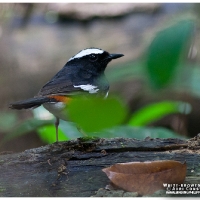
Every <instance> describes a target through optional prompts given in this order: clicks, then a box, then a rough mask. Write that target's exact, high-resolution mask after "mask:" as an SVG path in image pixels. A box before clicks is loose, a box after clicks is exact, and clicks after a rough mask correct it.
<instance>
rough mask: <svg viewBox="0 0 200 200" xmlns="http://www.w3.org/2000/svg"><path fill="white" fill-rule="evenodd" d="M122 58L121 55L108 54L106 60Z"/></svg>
mask: <svg viewBox="0 0 200 200" xmlns="http://www.w3.org/2000/svg"><path fill="white" fill-rule="evenodd" d="M122 56H124V55H123V54H110V55H109V57H108V58H110V59H117V58H120V57H122Z"/></svg>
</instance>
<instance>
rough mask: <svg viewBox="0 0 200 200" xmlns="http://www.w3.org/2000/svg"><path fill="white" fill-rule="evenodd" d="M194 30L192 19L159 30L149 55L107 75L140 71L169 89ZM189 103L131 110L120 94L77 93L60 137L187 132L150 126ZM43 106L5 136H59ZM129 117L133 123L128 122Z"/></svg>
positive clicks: (141, 136) (49, 139)
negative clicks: (93, 95) (43, 115)
mask: <svg viewBox="0 0 200 200" xmlns="http://www.w3.org/2000/svg"><path fill="white" fill-rule="evenodd" d="M193 32H194V23H193V22H192V21H190V20H183V21H180V22H178V23H177V24H174V25H171V26H170V27H167V28H165V29H163V30H162V31H160V32H158V33H157V35H156V36H155V38H154V39H153V40H152V42H151V44H150V45H149V48H148V49H147V52H146V55H145V59H144V57H143V58H141V59H140V60H137V61H135V62H134V63H128V64H125V65H123V67H118V68H110V69H108V70H107V77H108V79H109V81H110V83H111V84H113V83H114V82H119V81H122V80H125V81H127V80H129V79H134V78H135V77H137V78H141V79H143V80H145V81H146V83H147V87H149V88H153V89H163V88H165V87H167V86H169V85H170V84H171V83H172V80H173V79H175V80H176V81H175V82H177V80H180V78H179V77H178V76H176V75H179V76H180V75H181V74H182V73H183V71H184V70H186V69H187V66H186V65H185V64H183V62H182V61H183V60H184V55H185V53H186V52H188V50H189V45H190V42H191V39H192V36H193ZM182 58H183V59H182ZM180 63H181V65H180ZM177 71H178V73H177ZM146 75H148V76H146ZM148 82H150V84H148ZM175 82H174V84H175ZM180 82H181V81H180ZM182 84H183V83H182ZM83 105H84V106H83ZM186 105H187V103H184V102H175V101H163V102H157V103H153V104H149V105H147V106H145V107H142V108H141V109H139V110H137V111H136V112H135V113H129V111H128V109H127V107H126V105H125V103H123V101H122V100H119V98H116V97H109V98H108V99H106V100H105V99H100V98H89V99H84V98H80V99H79V98H77V99H75V100H72V101H71V102H70V104H69V105H68V107H67V111H66V112H67V113H68V115H69V119H70V120H71V121H73V122H75V124H72V123H71V122H63V121H61V123H60V126H59V140H60V141H62V140H68V139H74V138H76V137H81V136H86V135H87V136H98V137H107V138H111V137H130V138H137V139H144V138H145V137H147V136H150V137H160V138H167V137H179V138H183V137H181V136H178V135H177V134H176V133H174V132H172V131H169V130H167V129H164V128H149V127H145V126H147V125H149V124H150V123H152V122H154V121H156V120H158V119H161V118H162V117H164V116H167V115H169V114H173V113H183V111H182V110H180V107H181V106H183V107H184V106H186ZM39 110H40V108H38V109H35V111H34V115H35V118H33V119H31V120H28V121H25V122H24V123H23V124H21V125H20V126H18V127H17V128H13V129H12V130H11V131H10V133H12V135H11V134H8V135H7V136H6V137H5V138H4V140H3V141H8V140H10V139H13V138H14V137H17V136H19V135H22V134H25V133H27V132H30V131H32V130H36V129H37V131H38V134H39V136H40V137H41V139H42V140H43V141H44V142H46V143H52V142H55V127H54V126H53V125H52V123H53V122H52V120H44V119H43V118H39V117H38V116H37V115H36V114H37V112H39ZM42 112H43V113H45V112H48V111H42ZM0 117H1V116H0ZM51 117H52V116H51ZM125 119H126V121H127V123H125ZM12 120H14V119H11V118H10V121H9V120H8V121H9V123H12ZM14 121H15V120H14ZM122 125H123V126H122ZM76 126H78V127H80V128H81V129H82V130H83V132H84V133H83V132H80V131H79V130H78V129H77V128H76ZM138 126H142V127H138ZM5 127H6V125H5Z"/></svg>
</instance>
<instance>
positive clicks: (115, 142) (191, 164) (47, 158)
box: [0, 134, 200, 197]
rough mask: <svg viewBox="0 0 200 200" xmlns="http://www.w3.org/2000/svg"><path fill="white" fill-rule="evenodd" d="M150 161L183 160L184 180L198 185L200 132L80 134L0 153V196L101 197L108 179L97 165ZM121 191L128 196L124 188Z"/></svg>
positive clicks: (199, 182) (199, 179)
mask: <svg viewBox="0 0 200 200" xmlns="http://www.w3.org/2000/svg"><path fill="white" fill-rule="evenodd" d="M155 160H176V161H180V162H186V164H187V175H186V179H185V182H184V183H190V184H191V183H196V184H200V134H199V135H197V136H196V137H194V138H192V139H190V140H181V139H172V138H169V139H152V138H146V139H145V140H136V139H127V138H126V139H125V138H114V139H93V140H85V139H81V138H80V139H77V140H71V141H66V142H59V143H54V144H50V145H46V146H42V147H39V148H35V149H29V150H26V151H24V152H21V153H14V154H4V153H3V152H2V153H1V155H0V196H1V197H90V196H95V195H97V196H98V190H99V191H101V194H100V195H99V196H104V195H103V193H102V191H103V190H102V188H105V186H106V185H108V184H109V179H108V178H107V176H106V174H105V173H103V172H102V168H105V167H108V166H110V165H113V164H115V163H122V162H134V161H137V162H138V161H155ZM105 191H106V190H105ZM110 193H112V192H111V191H110ZM120 195H122V196H127V194H126V195H125V193H124V192H122V193H120ZM105 196H106V195H105ZM111 196H112V194H111ZM114 196H116V195H114ZM133 196H134V195H133ZM168 196H173V195H168ZM175 196H177V195H175ZM190 196H193V197H197V196H200V193H199V194H195V195H190Z"/></svg>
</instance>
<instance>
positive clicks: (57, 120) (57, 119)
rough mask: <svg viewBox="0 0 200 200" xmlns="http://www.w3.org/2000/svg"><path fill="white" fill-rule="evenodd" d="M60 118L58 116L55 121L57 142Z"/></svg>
mask: <svg viewBox="0 0 200 200" xmlns="http://www.w3.org/2000/svg"><path fill="white" fill-rule="evenodd" d="M59 122H60V120H59V118H58V117H56V121H55V127H56V142H58V126H59Z"/></svg>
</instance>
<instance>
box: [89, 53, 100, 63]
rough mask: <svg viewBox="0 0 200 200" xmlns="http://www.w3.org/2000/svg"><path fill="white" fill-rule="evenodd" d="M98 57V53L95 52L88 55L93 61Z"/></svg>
mask: <svg viewBox="0 0 200 200" xmlns="http://www.w3.org/2000/svg"><path fill="white" fill-rule="evenodd" d="M97 59H98V55H97V54H91V55H90V61H92V62H94V61H96V60H97Z"/></svg>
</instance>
